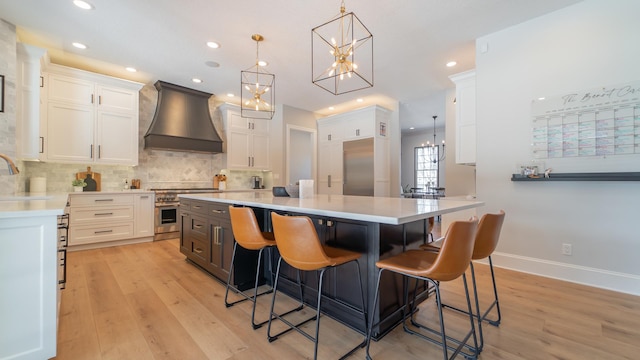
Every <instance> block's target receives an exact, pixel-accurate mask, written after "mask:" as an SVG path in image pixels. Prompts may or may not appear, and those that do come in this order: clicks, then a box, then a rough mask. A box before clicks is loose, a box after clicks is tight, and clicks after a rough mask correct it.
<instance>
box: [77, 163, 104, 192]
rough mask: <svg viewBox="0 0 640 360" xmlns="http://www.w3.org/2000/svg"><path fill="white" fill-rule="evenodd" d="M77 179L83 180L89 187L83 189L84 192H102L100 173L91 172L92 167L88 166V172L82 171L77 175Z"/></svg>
mask: <svg viewBox="0 0 640 360" xmlns="http://www.w3.org/2000/svg"><path fill="white" fill-rule="evenodd" d="M76 179H83V180H84V182H86V183H87V186H85V187H84V188H83V191H100V182H101V180H102V179H101V178H100V173H97V172H95V171H91V166H87V171H81V172H79V173H76Z"/></svg>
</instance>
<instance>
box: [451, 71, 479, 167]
mask: <svg viewBox="0 0 640 360" xmlns="http://www.w3.org/2000/svg"><path fill="white" fill-rule="evenodd" d="M449 78H450V79H451V81H453V82H454V83H455V84H456V163H458V164H475V163H476V73H475V70H470V71H466V72H463V73H460V74H455V75H451V76H450V77H449Z"/></svg>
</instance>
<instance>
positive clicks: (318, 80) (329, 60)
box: [311, 0, 373, 95]
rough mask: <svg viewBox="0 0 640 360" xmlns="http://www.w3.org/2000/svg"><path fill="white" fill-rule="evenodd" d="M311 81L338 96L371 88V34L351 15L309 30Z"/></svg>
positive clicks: (343, 12) (341, 15) (343, 11)
mask: <svg viewBox="0 0 640 360" xmlns="http://www.w3.org/2000/svg"><path fill="white" fill-rule="evenodd" d="M311 72H312V80H311V81H312V82H313V83H314V84H316V85H318V86H320V87H321V88H323V89H325V90H327V91H328V92H330V93H332V94H334V95H339V94H344V93H348V92H351V91H356V90H361V89H365V88H369V87H373V35H372V34H371V33H370V32H369V30H368V29H367V27H366V26H364V24H363V23H362V22H361V21H360V19H358V17H357V16H356V15H355V14H354V13H353V12H350V13H346V10H345V6H344V0H343V1H342V3H341V6H340V13H339V14H338V15H336V17H334V18H333V19H331V20H329V21H328V22H326V23H324V24H322V25H320V26H317V27H315V28H313V29H311Z"/></svg>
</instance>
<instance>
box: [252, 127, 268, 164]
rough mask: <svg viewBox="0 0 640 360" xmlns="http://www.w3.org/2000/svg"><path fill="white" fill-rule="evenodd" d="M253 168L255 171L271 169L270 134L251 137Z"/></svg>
mask: <svg viewBox="0 0 640 360" xmlns="http://www.w3.org/2000/svg"><path fill="white" fill-rule="evenodd" d="M251 139H252V144H251V145H252V146H251V167H252V168H253V169H260V170H267V169H269V157H270V152H269V134H253V135H251Z"/></svg>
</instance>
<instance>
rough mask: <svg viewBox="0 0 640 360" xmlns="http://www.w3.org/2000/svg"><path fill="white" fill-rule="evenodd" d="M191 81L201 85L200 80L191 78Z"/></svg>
mask: <svg viewBox="0 0 640 360" xmlns="http://www.w3.org/2000/svg"><path fill="white" fill-rule="evenodd" d="M191 81H193V82H194V83H196V84H200V83H202V80H201V79H198V78H193V79H191Z"/></svg>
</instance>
